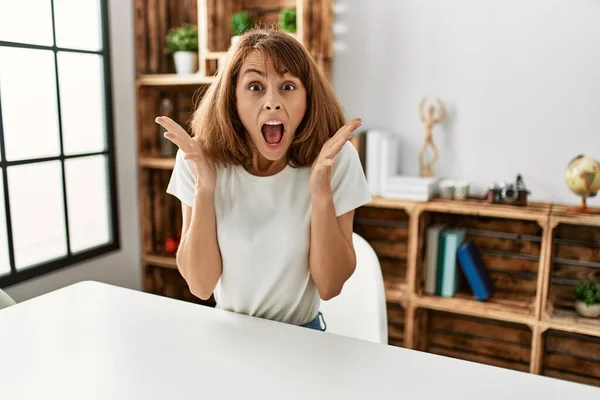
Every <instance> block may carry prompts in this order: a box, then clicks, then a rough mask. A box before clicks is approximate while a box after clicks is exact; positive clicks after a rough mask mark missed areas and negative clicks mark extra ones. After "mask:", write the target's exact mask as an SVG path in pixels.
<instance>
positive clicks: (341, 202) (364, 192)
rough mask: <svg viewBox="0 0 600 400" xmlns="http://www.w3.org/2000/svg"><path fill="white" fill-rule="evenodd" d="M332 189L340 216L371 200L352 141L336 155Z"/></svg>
mask: <svg viewBox="0 0 600 400" xmlns="http://www.w3.org/2000/svg"><path fill="white" fill-rule="evenodd" d="M331 189H332V192H333V202H334V204H335V215H336V216H338V217H339V216H340V215H342V214H345V213H347V212H349V211H352V210H354V209H356V208H358V207H360V206H363V205H365V204H367V203H368V202H370V201H371V191H370V190H369V185H368V183H367V179H366V178H365V174H364V171H363V168H362V164H361V162H360V158H359V156H358V152H357V151H356V149H355V148H354V146H353V145H352V143H351V142H346V143H345V144H344V147H342V150H341V151H340V152H339V154H338V155H337V156H336V157H335V164H334V166H333V173H332V176H331Z"/></svg>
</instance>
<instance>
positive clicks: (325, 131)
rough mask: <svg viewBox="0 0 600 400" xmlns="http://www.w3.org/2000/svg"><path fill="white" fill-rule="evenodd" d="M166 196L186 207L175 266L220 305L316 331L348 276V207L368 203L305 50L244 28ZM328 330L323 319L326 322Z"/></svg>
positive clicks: (325, 89) (338, 114) (354, 124)
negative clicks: (323, 304) (322, 304)
mask: <svg viewBox="0 0 600 400" xmlns="http://www.w3.org/2000/svg"><path fill="white" fill-rule="evenodd" d="M156 122H157V123H158V124H160V125H162V126H163V127H165V128H166V130H167V132H165V137H166V138H167V139H169V140H171V141H172V142H173V143H175V144H176V145H177V146H178V147H179V151H178V152H177V156H176V163H175V167H174V170H173V175H172V177H171V181H170V182H169V185H168V188H167V192H168V193H170V194H172V195H174V196H176V197H177V198H178V199H179V200H180V201H181V203H182V212H183V227H182V237H181V242H180V245H179V250H178V252H177V266H178V268H179V271H180V272H181V274H182V276H183V277H184V278H185V280H186V282H187V283H188V286H189V288H190V290H191V291H192V293H194V294H195V295H196V296H198V297H200V298H202V299H207V298H209V297H210V295H211V294H212V293H213V292H214V294H215V299H216V301H217V307H218V308H221V309H225V310H229V311H233V312H237V313H243V314H248V315H252V316H256V317H260V318H267V319H271V320H275V321H280V322H285V323H290V324H295V325H301V326H306V327H309V328H313V329H322V330H324V327H322V326H321V319H322V315H321V313H320V312H319V301H320V299H324V300H327V299H331V298H333V297H335V296H337V295H338V294H339V293H340V292H341V290H342V287H343V285H344V283H345V282H346V280H347V279H348V278H349V277H350V276H351V275H352V273H353V272H354V269H355V266H356V257H355V254H354V248H353V245H352V223H353V219H354V210H355V209H356V208H357V207H360V206H361V205H364V204H366V203H367V202H369V201H370V199H371V195H370V192H369V189H368V186H367V182H366V179H365V176H364V174H363V171H362V167H361V164H360V160H359V158H358V154H357V152H356V150H355V149H354V147H353V146H352V144H351V143H350V142H349V141H348V139H349V138H350V137H351V136H352V132H353V131H354V130H355V129H356V128H358V127H359V126H360V120H358V119H355V120H352V121H351V122H350V123H348V124H345V119H344V114H343V111H342V108H341V106H340V104H339V102H338V100H337V99H336V97H335V95H334V93H333V90H332V89H331V87H330V86H329V84H328V83H327V82H326V80H325V79H324V77H323V75H322V74H321V72H320V71H319V70H318V68H317V67H316V64H315V63H314V61H313V60H312V58H311V56H310V55H309V54H308V52H307V51H306V50H305V49H304V47H303V46H302V45H301V44H300V43H299V42H298V41H297V40H296V39H294V38H292V37H291V36H290V35H288V34H286V33H283V32H280V31H277V30H274V29H255V30H252V31H250V32H247V33H246V34H245V35H244V36H243V37H241V38H240V40H239V41H238V42H237V43H236V45H235V46H234V47H232V48H231V49H230V54H229V55H228V59H227V61H226V64H225V66H224V68H223V69H222V70H221V71H219V73H218V74H217V77H216V82H215V83H213V84H212V85H211V87H210V88H209V89H208V91H207V93H206V94H205V96H204V97H203V99H202V101H201V104H200V106H199V108H198V109H197V110H196V112H195V113H194V116H193V119H192V123H191V128H192V136H191V137H190V135H188V134H187V132H186V131H185V130H184V129H183V128H182V127H181V126H179V125H178V124H177V123H175V122H174V121H172V120H171V119H169V118H167V117H158V118H157V119H156ZM323 322H324V321H323Z"/></svg>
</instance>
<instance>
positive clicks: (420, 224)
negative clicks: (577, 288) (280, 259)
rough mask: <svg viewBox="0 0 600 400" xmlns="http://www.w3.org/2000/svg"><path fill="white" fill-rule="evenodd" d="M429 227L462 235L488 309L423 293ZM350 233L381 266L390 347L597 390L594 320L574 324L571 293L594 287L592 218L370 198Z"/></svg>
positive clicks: (597, 233)
mask: <svg viewBox="0 0 600 400" xmlns="http://www.w3.org/2000/svg"><path fill="white" fill-rule="evenodd" d="M436 222H443V223H446V224H448V225H451V226H457V227H463V228H466V229H467V240H471V241H473V242H474V243H475V244H476V245H477V246H478V248H479V249H480V251H481V254H482V258H483V259H484V261H485V262H486V265H487V266H488V268H489V269H490V272H491V275H492V279H493V281H494V284H495V288H496V291H495V293H494V295H493V296H492V297H491V298H490V299H489V300H487V301H484V302H483V301H477V300H475V299H474V298H473V296H472V294H471V293H470V292H469V291H468V290H464V288H463V289H462V290H461V289H459V292H458V293H457V294H456V295H455V296H454V297H451V298H446V297H441V296H436V295H430V294H426V293H424V290H423V288H424V278H425V277H424V274H425V268H424V265H423V263H424V256H425V251H426V249H425V244H426V232H427V228H428V227H429V226H430V225H432V224H433V223H436ZM354 230H355V232H357V233H359V234H361V236H363V237H364V238H365V239H366V240H367V241H368V242H369V243H370V244H371V245H372V247H373V248H374V249H375V252H376V253H377V254H378V256H379V258H380V261H381V265H382V271H383V275H384V280H385V289H386V298H387V302H388V308H391V309H392V311H390V310H388V316H389V315H390V314H391V313H394V315H395V317H394V318H393V319H391V318H390V317H388V319H390V321H389V325H388V340H389V344H390V345H395V346H402V347H406V348H411V349H417V350H421V351H428V352H431V353H435V354H440V355H445V356H449V357H456V358H461V359H465V360H469V361H475V362H480V363H484V364H489V365H494V366H498V367H502V368H510V369H515V370H518V371H528V372H531V373H535V374H543V375H547V376H552V377H556V378H559V379H568V380H572V381H576V382H581V383H588V384H594V385H598V386H600V352H599V351H595V350H594V351H588V350H586V349H588V348H592V347H590V346H592V345H593V346H597V347H594V348H600V344H599V343H600V320H599V319H590V318H583V317H580V316H578V315H577V314H576V313H575V311H574V308H573V300H574V299H573V296H572V293H571V289H572V285H573V284H575V283H576V282H578V281H580V280H583V279H597V280H598V279H600V216H599V215H594V214H592V215H580V214H574V213H572V212H569V211H568V207H566V206H563V205H555V204H548V203H532V204H530V205H528V206H525V207H518V206H509V205H497V204H489V203H487V202H486V201H484V200H466V201H455V200H442V199H434V200H431V201H428V202H421V203H419V202H410V201H399V200H393V199H385V198H380V197H375V198H373V200H372V202H371V203H369V204H368V205H366V206H364V207H362V208H360V209H359V210H357V212H356V221H355V227H354ZM399 318H403V320H402V323H398V320H399ZM401 327H402V328H403V329H404V330H403V331H401V330H402V328H401ZM562 338H565V339H564V341H566V342H568V346H567V345H563V344H562V342H561V340H563V339H562ZM566 338H568V339H566ZM579 362H583V363H584V364H585V363H587V364H586V365H588V367H589V368H588V369H587V370H586V371H579V370H578V369H577V367H576V365H577V363H579ZM578 371H579V372H578Z"/></svg>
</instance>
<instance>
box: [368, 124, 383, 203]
mask: <svg viewBox="0 0 600 400" xmlns="http://www.w3.org/2000/svg"><path fill="white" fill-rule="evenodd" d="M366 135H367V138H366V145H367V150H366V160H365V164H366V170H367V171H366V178H367V183H368V185H369V189H370V191H371V195H372V196H379V195H381V187H380V184H381V171H380V167H381V132H379V131H375V130H371V131H368V132H367V133H366Z"/></svg>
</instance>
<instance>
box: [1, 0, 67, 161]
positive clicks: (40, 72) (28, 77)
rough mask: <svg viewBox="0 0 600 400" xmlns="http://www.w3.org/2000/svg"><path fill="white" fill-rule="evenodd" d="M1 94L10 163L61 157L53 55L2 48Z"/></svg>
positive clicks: (7, 153)
mask: <svg viewBox="0 0 600 400" xmlns="http://www.w3.org/2000/svg"><path fill="white" fill-rule="evenodd" d="M0 1H3V0H0ZM28 25H29V24H28ZM0 90H1V92H0V96H1V98H2V123H3V124H4V142H5V143H4V145H5V146H6V149H5V150H6V159H7V160H9V161H13V160H22V159H27V158H40V157H51V156H57V155H59V154H60V144H59V136H58V107H57V99H56V77H55V69H54V54H53V53H52V51H49V50H31V49H18V48H9V47H0Z"/></svg>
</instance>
